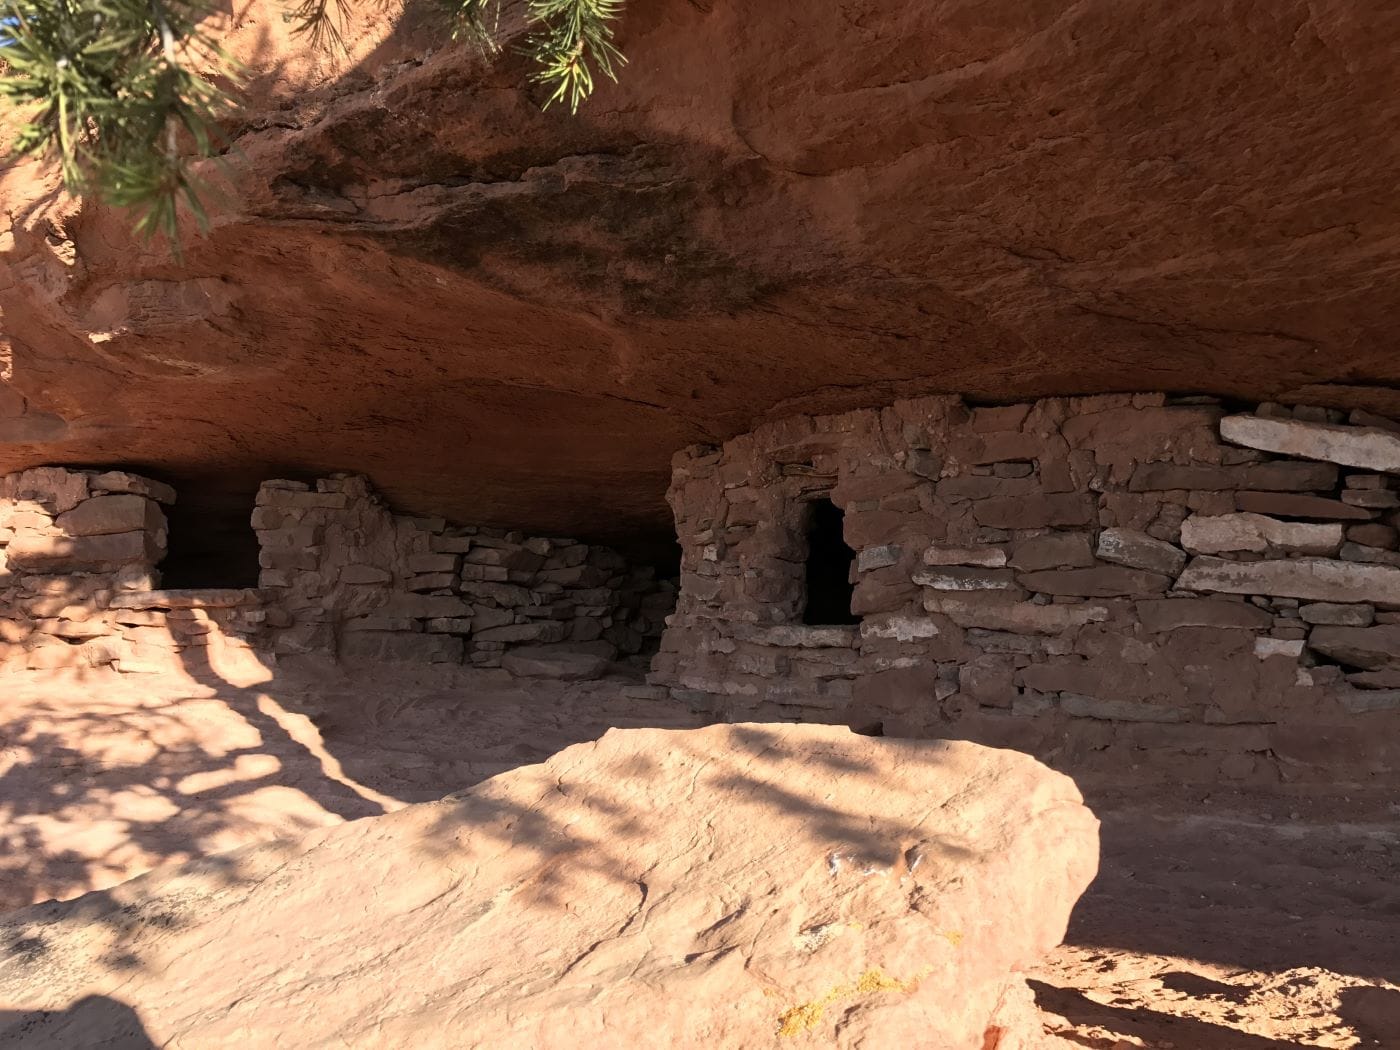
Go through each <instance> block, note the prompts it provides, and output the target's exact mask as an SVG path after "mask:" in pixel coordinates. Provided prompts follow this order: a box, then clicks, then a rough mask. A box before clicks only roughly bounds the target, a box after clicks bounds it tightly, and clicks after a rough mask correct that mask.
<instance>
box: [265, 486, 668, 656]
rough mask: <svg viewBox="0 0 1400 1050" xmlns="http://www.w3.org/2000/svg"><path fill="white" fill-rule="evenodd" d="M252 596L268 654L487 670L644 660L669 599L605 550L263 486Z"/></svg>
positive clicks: (326, 492)
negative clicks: (552, 659) (574, 659)
mask: <svg viewBox="0 0 1400 1050" xmlns="http://www.w3.org/2000/svg"><path fill="white" fill-rule="evenodd" d="M253 525H254V527H255V528H256V529H257V532H258V540H259V543H260V544H261V564H262V574H261V576H260V578H259V583H260V585H261V588H262V590H263V593H264V595H265V596H266V599H267V607H268V615H269V623H270V624H271V626H272V627H273V629H274V640H273V645H274V648H275V649H276V650H277V651H279V652H284V653H289V652H315V651H323V650H333V651H335V652H337V653H338V654H339V655H340V656H341V657H342V658H344V659H346V660H349V661H351V662H355V661H381V660H409V661H418V662H423V663H453V664H456V663H467V664H469V665H471V666H474V667H500V666H502V662H503V659H504V657H505V654H506V653H507V652H508V651H511V650H519V649H521V648H525V647H528V648H529V649H530V650H531V652H532V653H538V652H539V650H540V649H541V648H544V649H546V650H549V649H550V647H553V648H554V649H556V650H557V649H564V650H568V651H570V652H584V653H592V654H596V655H598V656H601V657H605V658H612V657H615V656H617V655H619V654H622V655H631V654H636V653H640V652H642V651H643V649H645V648H647V647H650V648H655V643H656V640H657V638H659V636H660V634H661V631H662V629H663V628H664V626H665V618H666V616H667V614H668V613H670V612H671V610H672V609H673V608H674V607H675V601H676V588H675V585H674V584H673V583H671V582H669V581H665V580H656V579H655V578H654V573H653V571H652V569H651V568H650V567H632V566H629V565H628V564H627V562H626V561H625V560H624V559H623V557H622V556H621V555H620V554H618V553H617V552H616V551H613V550H610V549H608V548H606V547H599V546H590V545H588V544H584V543H578V542H576V541H574V540H569V539H556V538H547V537H539V536H525V535H524V534H522V533H520V532H513V531H508V530H505V529H498V528H486V527H472V526H454V525H450V524H449V523H448V522H446V521H444V520H443V519H441V518H413V517H405V516H403V515H397V514H394V513H392V512H391V511H390V510H389V509H388V507H386V506H385V505H384V503H383V502H382V501H381V500H380V499H379V497H378V496H377V495H376V494H375V493H374V492H373V491H372V490H371V488H370V486H369V484H368V482H367V481H366V479H364V478H363V477H358V476H351V475H337V476H335V477H331V478H325V479H322V480H320V481H318V482H316V483H315V485H314V486H313V485H307V484H304V483H301V482H294V481H269V482H266V483H264V484H263V486H262V488H261V490H260V491H259V493H258V497H257V508H256V510H255V511H254V512H253Z"/></svg>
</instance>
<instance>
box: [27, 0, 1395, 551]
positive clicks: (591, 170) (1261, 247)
mask: <svg viewBox="0 0 1400 1050" xmlns="http://www.w3.org/2000/svg"><path fill="white" fill-rule="evenodd" d="M240 10H241V11H242V12H243V13H242V14H241V15H240V20H239V21H238V22H237V24H236V25H234V26H232V27H231V28H230V29H229V31H228V33H227V34H226V40H227V43H228V45H229V46H230V48H231V49H232V50H233V51H234V52H235V53H236V54H237V55H238V56H239V57H240V58H242V59H244V60H245V61H247V62H248V63H249V64H250V66H251V68H252V69H253V71H254V73H255V76H254V79H253V83H252V85H251V88H250V108H249V110H248V112H247V115H246V118H245V119H244V120H243V121H242V122H241V123H239V124H238V125H237V126H236V127H234V128H233V129H232V131H233V134H234V140H235V145H236V147H237V150H236V153H231V154H230V158H231V162H232V166H233V171H234V185H233V186H232V187H231V193H230V198H229V204H228V205H227V206H226V207H225V208H224V209H223V210H222V211H220V212H219V214H218V215H217V216H216V218H215V221H214V228H213V229H212V231H211V232H210V234H209V235H208V236H207V237H205V238H198V237H194V236H191V238H190V241H189V243H188V244H187V245H186V248H185V254H184V258H183V260H182V261H181V262H180V263H176V262H174V261H173V260H172V259H171V258H170V256H169V254H168V253H167V252H166V250H165V249H164V248H163V247H162V246H160V245H150V246H142V245H140V244H138V243H136V242H134V241H133V240H132V239H131V237H130V236H129V234H128V233H127V220H126V219H125V218H124V217H122V216H119V215H113V214H111V213H109V212H107V211H105V210H103V209H101V208H98V207H94V206H91V205H83V206H81V207H73V206H69V205H65V204H64V203H63V202H62V201H60V200H58V199H56V197H55V196H54V195H53V194H52V190H53V186H54V182H53V177H52V173H50V172H45V171H42V170H39V169H37V168H35V167H34V166H32V165H28V164H22V165H14V166H11V167H10V168H9V169H8V170H6V171H5V172H4V174H3V181H2V183H0V203H3V205H4V208H5V210H6V212H7V214H8V215H9V217H10V218H11V221H12V230H11V232H10V233H8V234H7V235H5V236H4V237H3V238H0V250H2V251H3V267H2V268H0V311H3V322H0V330H3V343H0V373H3V374H4V375H5V379H4V381H3V383H0V474H4V473H8V472H12V471H15V470H18V469H21V468H25V467H29V466H34V465H38V464H46V463H65V464H87V465H102V464H112V463H126V464H130V465H132V466H133V467H138V468H143V469H144V471H145V472H146V473H154V474H156V475H158V476H161V477H164V478H165V479H166V480H169V481H172V482H176V483H178V484H179V487H180V490H181V493H182V497H183V502H184V505H185V507H187V508H198V507H204V508H207V510H206V512H205V513H207V515H208V516H210V517H211V519H212V518H216V517H218V516H219V515H221V514H238V515H241V514H242V513H243V512H244V511H245V510H246V505H247V503H248V501H249V500H250V499H251V496H252V493H253V491H254V489H255V488H256V484H257V482H258V481H259V480H261V479H262V478H266V477H287V476H297V477H315V476H321V475H324V474H326V473H328V472H331V471H335V470H354V471H363V472H365V473H367V474H368V475H369V476H370V478H371V479H372V481H373V482H374V484H375V485H376V486H377V487H378V488H379V489H380V490H381V491H384V492H385V493H386V494H387V495H388V497H389V498H390V500H391V501H392V502H393V504H394V505H395V506H398V507H402V508H404V509H405V510H409V511H414V512H418V513H429V512H431V513H443V514H447V515H448V516H449V517H451V518H453V519H455V520H462V521H482V522H493V523H499V524H505V525H509V526H515V527H520V528H524V529H526V530H528V531H530V532H532V533H536V534H544V535H551V534H563V535H575V536H579V537H580V538H582V539H585V540H598V541H602V542H610V543H613V544H623V545H624V546H626V545H645V544H646V543H647V542H648V541H658V540H663V539H664V538H665V537H666V536H667V535H668V532H669V529H668V525H669V523H668V519H667V515H666V509H665V505H664V502H663V493H664V490H665V487H666V476H667V463H668V460H669V458H670V455H671V454H672V453H673V452H674V451H675V450H677V449H678V448H680V447H683V446H685V445H689V444H692V443H694V442H697V441H710V442H716V441H722V440H724V439H726V438H728V437H730V436H732V435H733V434H736V433H739V432H742V431H744V430H747V429H750V428H751V427H752V426H754V425H755V424H757V423H760V422H762V421H763V420H764V419H767V418H778V417H780V416H783V415H788V414H792V413H794V412H801V411H814V412H829V411H838V410H843V409H847V408H851V407H857V406H866V405H874V404H883V403H888V402H889V401H891V400H893V399H894V398H895V397H898V396H909V395H914V394H921V393H929V392H949V391H951V392H957V393H961V394H964V395H967V396H969V397H971V398H973V399H975V400H1010V399H1019V398H1024V397H1030V396H1037V395H1046V394H1064V393H1094V392H1104V391H1124V390H1143V389H1167V390H1175V391H1204V392H1212V393H1217V394H1226V395H1233V396H1240V397H1244V398H1248V399H1250V400H1252V401H1258V400H1264V399H1267V398H1279V399H1284V400H1292V401H1301V402H1306V403H1310V404H1333V405H1338V406H1341V407H1346V408H1354V407H1366V408H1370V409H1373V410H1379V411H1388V412H1389V413H1390V414H1392V415H1400V404H1397V395H1396V393H1395V391H1394V389H1393V387H1394V385H1395V384H1396V383H1397V382H1400V364H1397V358H1396V356H1395V354H1394V352H1393V298H1394V297H1393V288H1392V285H1393V281H1392V280H1390V279H1389V278H1388V276H1387V275H1388V274H1389V273H1390V272H1391V271H1392V270H1393V269H1394V268H1395V265H1396V262H1397V258H1400V256H1398V255H1397V248H1396V245H1397V244H1400V240H1397V238H1396V236H1395V232H1396V226H1397V223H1398V222H1400V206H1398V205H1397V204H1396V195H1395V193H1394V171H1395V170H1396V169H1397V167H1400V163H1397V162H1400V156H1397V154H1400V142H1398V141H1397V138H1396V136H1395V134H1394V128H1395V127H1396V126H1397V124H1400V96H1397V94H1396V93H1395V92H1394V90H1393V82H1394V77H1393V66H1394V55H1395V53H1396V50H1397V46H1400V20H1398V19H1397V15H1396V13H1395V11H1393V10H1391V9H1390V8H1389V7H1388V6H1387V5H1384V4H1365V3H1363V4H1342V5H1332V6H1330V7H1326V8H1318V7H1317V6H1316V5H1307V4H1302V3H1292V2H1286V3H1277V4H1271V5H1266V6H1265V7H1264V8H1261V9H1259V10H1251V11H1250V12H1249V13H1248V15H1247V16H1245V15H1242V14H1241V13H1239V12H1238V11H1235V10H1234V9H1232V8H1229V7H1225V6H1222V5H1220V4H1218V3H1214V2H1212V0H1184V2H1181V3H1176V4H1171V5H1159V6H1156V7H1153V8H1151V9H1146V10H1136V9H1134V10H1127V9H1125V8H1124V6H1123V5H1122V4H1121V3H1117V2H1115V0H1091V2H1088V3H1081V4H1075V5H1068V6H1067V5H1062V4H1048V5H1027V4H1024V3H1012V2H1009V0H1008V2H998V3H992V4H982V5H979V6H978V7H977V8H976V10H975V13H972V12H971V11H970V10H969V11H964V10H963V9H962V8H957V7H953V8H950V7H947V6H946V5H930V4H926V3H920V2H915V0H902V2H897V3H874V2H873V0H857V2H855V3H843V4H831V5H812V4H799V3H797V2H795V0H773V2H769V3H765V4H762V5H752V4H741V3H737V2H733V0H713V2H711V0H705V2H695V0H654V2H648V3H637V4H631V5H629V7H628V12H627V17H626V19H625V21H624V24H623V25H622V27H621V31H622V37H621V42H622V44H623V46H624V47H625V49H626V51H627V52H628V54H629V55H630V56H631V58H632V62H631V64H630V65H629V66H628V68H627V70H626V75H625V76H624V78H623V79H622V83H621V84H620V85H618V86H616V87H614V86H611V85H605V86H604V87H603V89H602V90H601V91H600V92H599V93H598V95H597V97H596V98H595V99H594V100H593V102H592V103H591V104H590V105H589V106H588V107H587V108H586V109H585V110H584V111H583V112H582V113H581V114H580V116H579V117H578V118H571V117H569V116H568V114H567V113H565V112H562V111H560V110H559V109H558V108H555V109H552V110H550V111H548V112H541V111H540V109H539V107H538V102H539V101H540V99H539V97H538V91H537V90H536V89H535V88H532V87H530V86H529V85H528V81H527V79H526V76H525V73H526V69H525V66H524V64H523V62H522V61H521V60H519V59H518V58H517V57H516V56H514V54H513V53H512V51H511V49H509V48H507V49H506V51H505V52H504V53H503V55H502V56H501V57H500V58H499V59H496V60H493V62H494V64H490V63H488V61H487V59H486V58H484V57H483V56H480V55H478V54H477V53H475V52H474V51H472V50H471V49H469V48H441V47H440V46H437V47H436V48H435V45H440V41H441V32H440V30H439V29H435V28H432V27H424V26H422V25H419V24H418V23H416V22H414V20H413V19H403V20H399V19H396V18H395V17H394V16H395V11H394V10H393V9H392V5H391V9H390V10H389V11H388V12H386V14H385V15H384V16H383V17H375V18H373V19H365V20H363V21H362V22H360V23H357V24H356V26H355V34H354V35H352V39H351V48H352V51H351V56H350V58H349V60H348V61H346V62H341V63H339V64H337V63H336V62H333V61H331V60H330V59H329V58H326V57H325V56H320V57H318V56H314V55H311V56H308V55H307V53H306V50H305V44H304V41H301V40H292V39H289V38H288V37H287V31H286V27H285V26H283V25H281V23H280V20H279V18H278V17H277V11H278V10H279V9H278V8H277V6H276V5H275V4H274V3H272V2H271V0H260V2H257V3H254V4H251V5H248V6H247V7H246V10H245V9H242V8H241V9H240ZM391 30H392V31H391ZM1203 40H1208V41H1209V42H1210V46H1209V48H1203V47H1202V44H1201V42H1202V41H1203ZM191 512H192V511H191Z"/></svg>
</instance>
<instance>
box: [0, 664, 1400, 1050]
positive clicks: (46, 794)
mask: <svg viewBox="0 0 1400 1050" xmlns="http://www.w3.org/2000/svg"><path fill="white" fill-rule="evenodd" d="M258 678H263V679H264V680H261V681H259V680H256V679H258ZM637 680H638V679H636V678H631V679H629V678H626V677H618V678H612V679H608V680H606V681H603V682H596V683H585V684H577V685H562V684H558V683H547V682H531V683H525V682H515V681H512V680H511V679H509V678H508V677H507V676H504V675H501V674H499V673H491V672H475V673H469V674H466V673H459V674H458V675H456V676H446V675H443V676H434V675H429V674H419V675H414V674H404V673H390V672H387V671H382V672H380V673H377V674H364V673H356V674H355V675H353V676H352V675H347V674H345V673H343V672H340V671H338V670H335V669H332V668H326V667H315V666H303V667H300V668H297V669H286V668H283V669H279V671H278V672H277V673H276V674H275V675H274V674H271V673H267V674H265V675H262V676H259V675H253V676H249V678H248V679H242V680H240V682H241V683H242V684H233V683H230V682H225V681H220V680H217V679H212V680H211V679H207V678H206V679H205V680H202V681H196V680H194V679H192V678H188V677H184V676H170V677H162V678H158V679H153V678H149V677H137V676H128V677H124V678H123V677H119V676H115V675H111V674H108V673H106V672H87V673H78V672H72V671H69V672H50V673H43V674H40V673H33V674H24V675H9V676H3V677H0V909H9V908H14V907H19V906H22V905H25V904H28V903H31V902H34V901H41V900H46V899H49V898H60V899H63V898H69V897H73V896H77V895H79V894H81V893H83V892H86V891H88V890H92V889H99V888H103V887H106V886H110V885H113V884H115V883H117V882H121V881H123V880H125V879H127V878H130V877H132V876H134V875H136V874H139V873H140V872H142V871H145V870H148V869H149V868H151V867H153V866H155V865H157V864H161V863H165V862H168V861H179V860H183V859H187V858H189V857H193V856H198V855H202V854H206V853H212V852H218V851H221V850H226V849H230V848H233V847H235V846H238V845H242V844H244V843H247V842H252V841H258V840H263V839H268V838H274V837H278V836H284V835H295V834H298V833H300V832H303V831H306V830H308V829H311V828H314V827H320V826H324V825H326V824H332V823H336V822H339V821H343V820H353V819H356V818H358V817H362V816H372V815H375V814H379V813H384V812H387V811H389V810H392V809H396V808H398V807H400V806H403V805H406V804H409V803H413V802H420V801H427V800H430V799H435V798H438V797H441V796H442V795H444V794H446V793H447V792H449V791H453V790H458V789H461V788H463V787H467V786H469V785H471V784H473V783H476V782H478V781H480V780H482V779H485V778H487V777H490V776H492V775H494V774H496V773H498V772H501V771H503V770H506V769H510V768H513V767H515V766H518V765H522V764H526V763H531V762H536V761H540V760H542V759H544V758H546V757H547V756H548V755H550V754H552V753H554V752H555V751H557V750H559V749H560V748H563V747H565V746H567V745H569V744H571V743H575V742H577V741H580V740H586V739H591V738H593V737H596V736H598V735H600V734H601V733H603V732H604V731H605V730H606V729H607V728H608V727H610V726H668V727H685V726H695V725H699V724H702V720H701V719H700V718H699V717H698V716H695V715H692V714H690V713H689V712H687V711H684V710H678V709H676V708H673V707H670V706H668V705H665V704H661V703H657V702H655V701H649V700H637V699H631V698H629V697H627V696H626V695H625V693H624V690H625V688H626V687H627V686H628V685H629V684H636V682H637ZM1084 786H1085V789H1086V795H1087V796H1088V799H1089V801H1090V804H1091V805H1093V806H1094V808H1095V810H1096V812H1097V813H1098V815H1099V816H1100V818H1101V820H1102V821H1103V864H1102V869H1101V873H1100V876H1099V878H1098V880H1097V881H1096V882H1095V883H1094V885H1093V886H1092V887H1091V888H1090V890H1089V892H1088V893H1087V894H1086V895H1085V896H1084V898H1083V899H1082V900H1081V902H1080V905H1079V907H1078V909H1077V910H1076V912H1075V918H1074V921H1073V923H1072V925H1071V928H1070V933H1069V936H1068V938H1067V942H1066V944H1065V946H1064V947H1062V948H1061V949H1060V950H1059V951H1058V952H1057V953H1056V954H1055V956H1054V957H1053V958H1052V959H1050V960H1049V961H1048V962H1047V964H1046V965H1044V966H1043V967H1041V968H1040V970H1039V971H1037V972H1036V973H1035V974H1033V975H1032V987H1033V989H1034V990H1035V993H1036V998H1037V1001H1038V1003H1039V1004H1040V1007H1041V1009H1042V1012H1043V1016H1044V1022H1045V1026H1046V1031H1047V1035H1048V1036H1049V1037H1051V1038H1052V1039H1056V1040H1058V1041H1059V1042H1060V1044H1061V1045H1063V1046H1067V1047H1089V1048H1095V1050H1121V1048H1126V1047H1151V1048H1173V1047H1175V1048H1177V1050H1193V1048H1194V1050H1262V1048H1266V1047H1296V1046H1320V1047H1337V1048H1350V1047H1400V805H1397V804H1395V803H1393V802H1391V801H1390V798H1389V797H1388V796H1383V795H1376V796H1368V797H1359V796H1356V795H1354V794H1353V795H1351V796H1344V795H1335V796H1334V795H1325V796H1324V795H1318V794H1315V793H1314V794H1312V795H1307V794H1298V793H1294V794H1279V795H1274V796H1259V795H1253V796H1245V795H1238V794H1211V793H1209V792H1207V791H1203V790H1199V789H1197V790H1189V789H1174V791H1175V793H1174V795H1173V796H1172V797H1168V796H1167V795H1166V793H1164V792H1163V791H1161V790H1160V789H1158V790H1155V791H1147V790H1143V789H1141V788H1138V789H1132V788H1123V787H1120V788H1111V787H1105V786H1102V785H1084ZM0 1005H3V1004H0Z"/></svg>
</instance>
